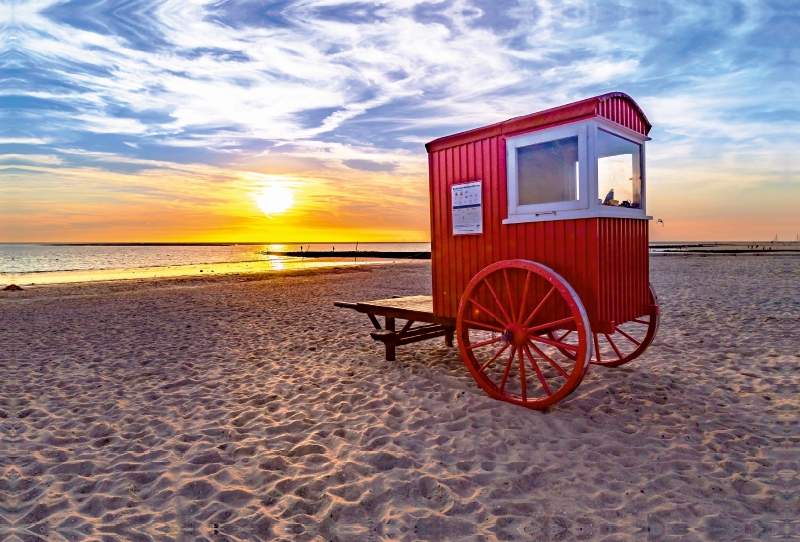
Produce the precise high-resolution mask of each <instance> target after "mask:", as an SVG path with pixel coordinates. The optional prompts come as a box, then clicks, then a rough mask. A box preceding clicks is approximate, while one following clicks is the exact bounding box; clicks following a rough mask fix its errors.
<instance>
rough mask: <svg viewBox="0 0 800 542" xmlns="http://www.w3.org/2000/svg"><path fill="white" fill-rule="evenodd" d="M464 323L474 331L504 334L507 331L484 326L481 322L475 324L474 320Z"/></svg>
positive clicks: (487, 325)
mask: <svg viewBox="0 0 800 542" xmlns="http://www.w3.org/2000/svg"><path fill="white" fill-rule="evenodd" d="M464 323H465V324H466V325H468V326H469V327H471V328H473V329H480V330H481V331H495V332H497V333H504V332H505V331H506V330H505V329H502V328H499V327H495V326H490V325H489V324H482V323H480V322H474V321H472V320H464Z"/></svg>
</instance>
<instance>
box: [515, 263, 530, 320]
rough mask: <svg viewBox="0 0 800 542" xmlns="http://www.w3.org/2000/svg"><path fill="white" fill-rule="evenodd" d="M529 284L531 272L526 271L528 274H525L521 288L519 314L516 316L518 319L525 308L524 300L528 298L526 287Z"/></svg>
mask: <svg viewBox="0 0 800 542" xmlns="http://www.w3.org/2000/svg"><path fill="white" fill-rule="evenodd" d="M530 285H531V272H530V271H528V274H527V275H525V288H524V289H523V290H522V299H521V300H520V302H519V314H518V316H517V318H518V319H521V318H522V311H524V310H525V300H526V299H527V298H528V287H529V286H530Z"/></svg>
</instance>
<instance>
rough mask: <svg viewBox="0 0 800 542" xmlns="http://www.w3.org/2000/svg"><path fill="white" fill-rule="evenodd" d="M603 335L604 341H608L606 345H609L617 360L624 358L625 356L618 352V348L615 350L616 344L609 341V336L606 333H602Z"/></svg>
mask: <svg viewBox="0 0 800 542" xmlns="http://www.w3.org/2000/svg"><path fill="white" fill-rule="evenodd" d="M603 335H605V336H606V340H607V341H608V344H610V345H611V348H613V349H614V352H615V353H616V354H617V357H618V358H619V359H622V358H624V357H625V356H623V355H622V352H620V351H619V348H617V344H616V343H615V342H614V341H612V340H611V336H610V335H609V334H608V333H603Z"/></svg>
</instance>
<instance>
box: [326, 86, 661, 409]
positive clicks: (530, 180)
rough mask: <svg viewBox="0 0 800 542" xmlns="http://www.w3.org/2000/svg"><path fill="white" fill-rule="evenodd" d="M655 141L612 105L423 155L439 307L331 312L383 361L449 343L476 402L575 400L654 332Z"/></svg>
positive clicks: (616, 99) (396, 304)
mask: <svg viewBox="0 0 800 542" xmlns="http://www.w3.org/2000/svg"><path fill="white" fill-rule="evenodd" d="M650 128H651V125H650V122H649V121H648V120H647V118H646V117H645V115H644V113H643V112H642V110H641V109H640V108H639V106H638V105H637V104H636V103H635V102H634V101H633V99H631V98H630V97H629V96H627V95H625V94H622V93H611V94H604V95H602V96H597V97H594V98H590V99H587V100H582V101H580V102H575V103H572V104H568V105H565V106H561V107H557V108H554V109H549V110H547V111H542V112H538V113H533V114H530V115H526V116H523V117H517V118H514V119H510V120H507V121H505V122H501V123H498V124H493V125H491V126H485V127H482V128H478V129H475V130H470V131H467V132H462V133H458V134H455V135H451V136H447V137H443V138H440V139H437V140H435V141H432V142H430V143H428V144H427V145H426V148H427V150H428V165H429V182H430V198H431V273H432V293H433V295H431V296H412V297H400V298H391V299H380V300H376V301H365V302H357V303H349V302H339V301H337V302H336V303H335V305H336V306H338V307H343V308H348V309H353V310H356V311H358V312H361V313H364V314H367V316H368V317H369V318H370V320H371V322H372V324H373V326H374V327H375V329H374V330H373V331H372V332H371V333H370V335H371V336H372V338H373V339H374V340H376V341H381V342H383V343H384V345H385V347H386V359H387V360H394V358H395V351H396V348H397V347H398V346H402V345H406V344H410V343H413V342H418V341H422V340H427V339H432V338H436V337H444V338H445V342H446V343H447V345H448V346H453V337H454V335H455V337H457V339H458V348H459V351H460V353H461V357H462V359H463V361H464V364H465V365H466V367H467V369H468V370H469V372H470V374H471V375H472V376H473V378H474V379H475V382H476V383H477V384H478V386H479V387H480V388H481V389H483V390H484V391H485V392H486V393H487V394H488V395H489V396H491V397H494V398H496V399H499V400H502V401H507V402H510V403H513V404H517V405H520V406H524V407H527V408H532V409H543V408H547V407H548V406H550V405H553V404H555V403H557V402H559V401H561V400H562V399H564V398H565V397H567V396H568V395H569V394H571V393H572V392H573V391H574V390H575V389H576V388H577V387H578V385H579V384H580V382H581V380H582V379H583V377H584V376H585V374H586V371H587V369H588V368H589V366H590V365H600V366H603V367H618V366H620V365H623V364H625V363H628V362H630V361H632V360H634V359H636V358H638V357H639V356H641V355H642V354H643V353H644V351H645V350H646V349H647V348H648V347H649V346H650V344H651V343H652V342H653V339H654V338H655V335H656V332H657V330H658V320H659V310H658V297H657V296H656V293H655V291H654V289H653V287H652V285H650V282H649V258H648V251H649V247H648V221H649V220H652V217H650V216H648V215H647V213H646V193H647V192H646V176H645V143H646V142H647V141H649V137H647V134H648V132H649V131H650ZM377 317H383V318H384V326H383V327H381V324H380V322H379V321H378V318H377ZM397 320H403V321H405V323H404V324H403V326H402V327H401V328H400V330H399V331H398V330H397V324H396V321H397Z"/></svg>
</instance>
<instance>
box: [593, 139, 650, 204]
mask: <svg viewBox="0 0 800 542" xmlns="http://www.w3.org/2000/svg"><path fill="white" fill-rule="evenodd" d="M597 187H598V190H597V195H598V196H599V198H600V203H601V204H602V205H610V206H613V207H629V208H631V209H641V208H642V152H641V146H640V145H639V144H637V143H634V142H632V141H628V140H627V139H623V138H621V137H619V136H615V135H614V134H610V133H608V132H606V131H604V130H598V131H597Z"/></svg>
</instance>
